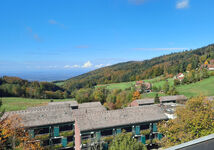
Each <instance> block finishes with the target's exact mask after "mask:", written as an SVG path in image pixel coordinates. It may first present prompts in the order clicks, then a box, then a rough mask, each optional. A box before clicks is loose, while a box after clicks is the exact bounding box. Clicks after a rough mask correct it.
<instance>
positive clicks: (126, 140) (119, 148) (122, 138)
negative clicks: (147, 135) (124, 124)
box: [109, 131, 147, 150]
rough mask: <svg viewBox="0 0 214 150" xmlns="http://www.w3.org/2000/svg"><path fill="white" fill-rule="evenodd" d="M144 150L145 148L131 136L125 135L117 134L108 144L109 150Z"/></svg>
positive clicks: (123, 133)
mask: <svg viewBox="0 0 214 150" xmlns="http://www.w3.org/2000/svg"><path fill="white" fill-rule="evenodd" d="M127 149H128V150H146V149H147V148H146V146H145V145H144V144H142V143H140V142H138V141H137V140H136V139H134V138H132V134H129V133H125V132H124V131H123V132H122V133H121V134H118V135H116V136H115V138H114V139H113V141H112V143H111V144H110V147H109V150H127Z"/></svg>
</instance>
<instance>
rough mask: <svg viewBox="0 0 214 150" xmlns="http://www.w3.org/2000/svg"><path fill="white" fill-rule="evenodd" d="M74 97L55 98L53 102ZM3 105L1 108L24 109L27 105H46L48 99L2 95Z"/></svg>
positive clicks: (8, 109) (7, 109)
mask: <svg viewBox="0 0 214 150" xmlns="http://www.w3.org/2000/svg"><path fill="white" fill-rule="evenodd" d="M69 100H74V99H57V100H54V102H60V101H69ZM2 102H3V106H2V107H1V110H2V109H5V110H6V111H16V110H25V109H27V108H28V107H34V106H42V105H47V104H48V102H50V99H30V98H20V97H3V98H2Z"/></svg>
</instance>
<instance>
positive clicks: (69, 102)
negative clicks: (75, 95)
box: [48, 101, 78, 106]
mask: <svg viewBox="0 0 214 150" xmlns="http://www.w3.org/2000/svg"><path fill="white" fill-rule="evenodd" d="M60 104H69V105H70V106H78V103H77V101H64V102H50V103H48V105H60Z"/></svg>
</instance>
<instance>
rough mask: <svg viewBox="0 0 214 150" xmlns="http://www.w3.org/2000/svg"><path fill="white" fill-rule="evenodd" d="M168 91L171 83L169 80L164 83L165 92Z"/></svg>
mask: <svg viewBox="0 0 214 150" xmlns="http://www.w3.org/2000/svg"><path fill="white" fill-rule="evenodd" d="M168 91H169V83H168V81H166V82H165V83H164V85H163V92H164V93H168Z"/></svg>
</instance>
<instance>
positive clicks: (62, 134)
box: [59, 130, 74, 137]
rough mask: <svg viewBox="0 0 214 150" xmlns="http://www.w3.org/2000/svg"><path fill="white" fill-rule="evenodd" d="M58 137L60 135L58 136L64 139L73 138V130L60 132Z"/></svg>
mask: <svg viewBox="0 0 214 150" xmlns="http://www.w3.org/2000/svg"><path fill="white" fill-rule="evenodd" d="M59 135H60V136H64V137H67V136H73V135H74V130H71V131H64V132H60V133H59Z"/></svg>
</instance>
